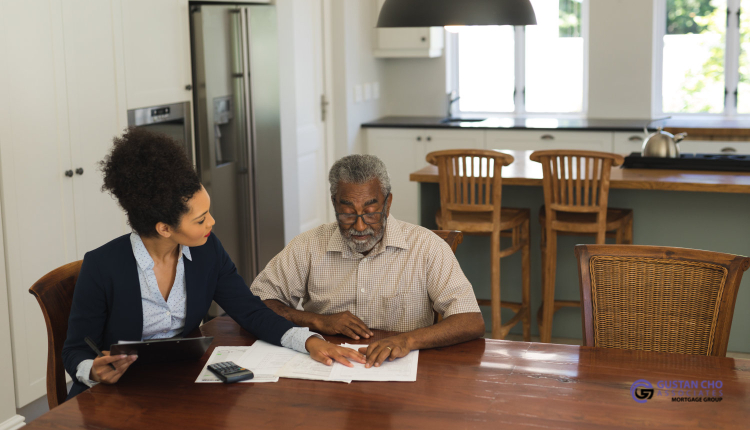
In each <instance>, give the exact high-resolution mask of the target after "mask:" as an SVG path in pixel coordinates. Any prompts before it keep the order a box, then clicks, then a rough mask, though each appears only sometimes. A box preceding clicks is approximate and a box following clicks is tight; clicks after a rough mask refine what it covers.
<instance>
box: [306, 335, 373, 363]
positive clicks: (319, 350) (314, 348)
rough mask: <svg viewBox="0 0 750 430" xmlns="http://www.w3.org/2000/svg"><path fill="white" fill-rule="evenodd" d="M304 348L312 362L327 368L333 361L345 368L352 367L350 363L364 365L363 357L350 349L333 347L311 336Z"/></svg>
mask: <svg viewBox="0 0 750 430" xmlns="http://www.w3.org/2000/svg"><path fill="white" fill-rule="evenodd" d="M305 348H307V351H308V352H310V357H312V359H313V360H315V361H319V362H321V363H323V364H325V365H327V366H330V365H332V364H333V360H336V361H338V362H339V363H341V364H343V365H344V366H347V367H352V363H351V362H349V360H347V358H348V359H350V360H352V361H356V362H357V363H362V364H364V362H365V356H364V355H362V354H360V353H359V352H358V351H355V350H353V349H350V348H344V347H341V346H338V345H334V344H332V343H330V342H326V341H325V340H323V339H320V338H318V337H315V336H311V337H310V338H308V339H307V342H305Z"/></svg>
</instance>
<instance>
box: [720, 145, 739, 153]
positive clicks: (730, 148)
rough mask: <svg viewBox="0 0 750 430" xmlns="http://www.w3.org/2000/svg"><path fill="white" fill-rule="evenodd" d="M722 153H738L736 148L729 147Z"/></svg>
mask: <svg viewBox="0 0 750 430" xmlns="http://www.w3.org/2000/svg"><path fill="white" fill-rule="evenodd" d="M721 152H734V153H736V152H737V150H736V149H735V148H732V147H731V146H727V147H726V148H721Z"/></svg>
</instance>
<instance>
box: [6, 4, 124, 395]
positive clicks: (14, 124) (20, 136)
mask: <svg viewBox="0 0 750 430" xmlns="http://www.w3.org/2000/svg"><path fill="white" fill-rule="evenodd" d="M119 3H120V2H119V0H110V1H102V0H64V1H63V0H48V1H35V2H28V1H24V0H6V1H4V4H3V7H4V11H3V13H2V14H0V28H2V29H3V31H2V32H0V58H3V61H2V62H0V176H1V177H2V207H3V210H4V213H3V235H4V239H5V240H4V244H5V267H6V270H7V280H8V296H9V307H10V326H11V336H12V339H13V366H14V376H15V388H16V405H17V407H22V406H25V405H26V404H28V403H29V402H31V401H33V400H36V399H37V398H39V397H41V396H42V395H44V394H46V381H45V377H46V369H47V332H46V327H45V324H44V318H43V316H42V313H41V310H40V309H39V305H38V304H37V302H36V300H35V299H34V297H33V296H32V295H31V294H29V292H28V289H29V287H30V286H31V285H32V284H33V283H34V282H36V281H37V280H38V279H39V278H40V277H41V276H43V275H44V274H45V273H47V272H49V271H50V270H52V269H55V268H57V267H59V266H61V265H63V264H66V263H69V262H71V261H75V260H78V259H81V258H83V254H84V253H85V252H86V251H88V250H91V249H93V248H95V247H97V246H99V245H102V244H104V243H106V242H107V241H109V240H111V239H113V238H115V237H117V236H119V235H121V234H123V233H125V232H126V231H127V226H126V223H125V217H124V214H123V213H122V211H121V210H120V209H119V208H118V207H117V204H116V202H115V201H114V200H112V199H111V198H110V197H109V196H107V195H104V194H102V192H101V190H100V188H101V182H102V180H101V174H100V173H99V172H98V171H97V165H96V162H97V161H99V160H100V159H102V158H103V156H104V154H105V153H106V151H107V149H108V148H109V147H110V146H111V144H112V137H113V136H115V135H117V134H119V133H121V131H122V129H123V128H124V127H125V126H126V111H125V105H124V102H123V101H124V99H123V97H122V96H123V95H124V91H125V90H124V85H123V83H124V80H123V79H122V60H121V59H119V60H118V59H117V58H116V57H117V50H116V49H115V46H116V45H117V41H118V40H120V37H121V33H119V32H118V31H117V30H118V28H117V25H115V22H116V21H117V20H118V16H119V8H120V4H119ZM11 35H12V38H13V40H22V41H23V43H13V40H1V39H2V38H3V37H11ZM77 169H83V170H82V171H79V172H82V174H76V173H74V172H75V171H76V170H77ZM66 172H68V173H69V175H71V176H66V174H65V173H66Z"/></svg>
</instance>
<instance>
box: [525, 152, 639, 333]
mask: <svg viewBox="0 0 750 430" xmlns="http://www.w3.org/2000/svg"><path fill="white" fill-rule="evenodd" d="M529 158H530V159H531V160H532V161H536V162H538V163H541V164H542V174H543V179H542V183H543V186H544V206H542V208H541V210H540V211H539V223H540V224H541V225H542V235H541V236H542V240H541V246H542V306H541V307H540V308H539V313H538V315H537V322H538V324H539V335H540V338H541V341H542V342H550V341H551V339H552V319H553V317H554V314H555V312H557V311H558V310H560V309H561V308H563V307H580V306H581V302H580V301H572V300H555V271H556V270H557V235H558V234H574V235H588V236H591V235H594V236H596V243H597V244H604V240H605V238H606V237H607V236H609V237H614V238H615V240H616V242H617V243H618V244H632V243H633V211H632V210H631V209H614V208H607V200H608V198H609V176H610V172H611V170H612V166H619V165H621V164H622V163H623V161H624V159H623V157H622V156H620V155H617V154H612V153H609V152H595V151H575V150H551V151H534V152H533V153H532V154H531V156H530V157H529Z"/></svg>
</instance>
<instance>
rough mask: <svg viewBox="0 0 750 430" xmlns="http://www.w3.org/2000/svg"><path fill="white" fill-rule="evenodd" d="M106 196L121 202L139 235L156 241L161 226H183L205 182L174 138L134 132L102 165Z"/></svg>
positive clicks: (118, 139) (116, 144) (118, 140)
mask: <svg viewBox="0 0 750 430" xmlns="http://www.w3.org/2000/svg"><path fill="white" fill-rule="evenodd" d="M99 165H100V167H101V170H102V172H103V173H104V185H103V186H102V191H108V192H109V193H110V194H112V195H113V196H115V197H116V198H117V201H118V202H119V204H120V206H121V207H122V208H123V209H124V210H125V212H127V215H128V224H130V227H131V228H132V229H133V230H135V232H136V233H138V234H139V235H140V236H143V237H153V236H156V235H157V234H158V233H157V232H156V224H157V223H159V222H163V223H165V224H167V225H169V226H172V227H175V228H176V227H177V226H179V225H180V218H181V217H182V216H183V215H184V214H186V213H188V211H189V208H188V206H187V202H188V200H190V198H191V197H193V195H194V194H195V193H196V192H198V191H200V189H201V183H200V180H199V179H198V174H197V173H196V172H195V169H194V168H193V165H192V163H191V162H190V160H188V157H187V154H186V153H185V150H184V149H183V148H182V146H181V145H180V144H179V143H178V142H177V141H175V140H174V139H172V138H171V137H169V136H167V135H164V134H160V133H152V132H149V131H146V130H144V129H143V128H136V127H131V128H129V129H128V130H127V131H126V132H125V134H124V135H123V136H122V137H116V138H115V139H114V147H113V148H112V151H111V152H110V153H109V155H107V156H106V157H105V158H104V160H102V161H101V162H100V163H99Z"/></svg>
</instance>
